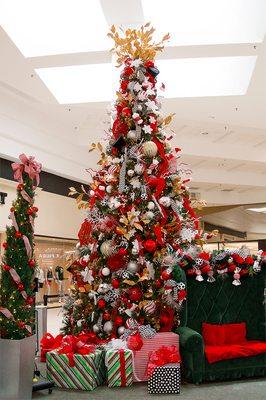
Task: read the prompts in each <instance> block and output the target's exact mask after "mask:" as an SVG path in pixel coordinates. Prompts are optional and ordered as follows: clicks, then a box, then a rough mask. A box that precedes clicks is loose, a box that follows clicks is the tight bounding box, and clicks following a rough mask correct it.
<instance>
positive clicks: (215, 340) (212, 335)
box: [202, 322, 225, 346]
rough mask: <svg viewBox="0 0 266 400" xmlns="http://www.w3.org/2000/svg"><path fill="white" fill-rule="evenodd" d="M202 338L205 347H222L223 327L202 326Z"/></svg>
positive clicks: (205, 324)
mask: <svg viewBox="0 0 266 400" xmlns="http://www.w3.org/2000/svg"><path fill="white" fill-rule="evenodd" d="M202 336H203V340H204V343H205V345H211V346H215V345H217V346H218V345H222V344H224V340H225V333H224V325H217V324H208V323H205V322H203V324H202Z"/></svg>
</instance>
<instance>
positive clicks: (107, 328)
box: [103, 321, 113, 333]
mask: <svg viewBox="0 0 266 400" xmlns="http://www.w3.org/2000/svg"><path fill="white" fill-rule="evenodd" d="M103 330H104V332H106V333H111V332H112V330H113V323H112V322H111V321H107V322H105V324H104V326H103Z"/></svg>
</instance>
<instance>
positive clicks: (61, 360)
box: [46, 350, 105, 390]
mask: <svg viewBox="0 0 266 400" xmlns="http://www.w3.org/2000/svg"><path fill="white" fill-rule="evenodd" d="M74 362H75V366H74V367H70V366H69V360H68V357H67V355H66V354H58V353H57V352H56V351H51V352H49V353H47V355H46V366H47V378H48V379H49V380H50V381H54V383H55V385H56V386H58V387H61V388H65V389H79V390H93V389H95V388H96V387H97V386H99V385H101V384H102V383H103V382H104V380H105V364H104V352H103V351H100V350H96V351H95V353H91V354H87V355H81V354H75V355H74Z"/></svg>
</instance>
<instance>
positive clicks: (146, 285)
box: [63, 24, 202, 339]
mask: <svg viewBox="0 0 266 400" xmlns="http://www.w3.org/2000/svg"><path fill="white" fill-rule="evenodd" d="M153 32H154V30H153V28H150V26H149V24H147V25H145V26H144V27H142V28H141V29H139V30H135V29H133V30H131V29H128V30H127V31H126V32H125V33H124V35H123V36H122V37H120V36H119V34H118V32H117V30H116V29H115V28H114V27H112V29H111V32H110V33H109V36H110V37H111V38H112V39H113V40H114V42H115V47H114V49H113V50H114V52H115V53H116V56H117V62H118V66H119V67H121V66H122V71H121V75H120V88H119V91H118V92H117V100H116V102H115V106H114V111H113V113H112V119H113V124H112V127H111V129H110V137H109V144H108V146H107V148H106V150H105V151H104V150H103V147H102V145H101V144H99V143H98V144H96V143H94V144H92V149H91V150H94V149H98V150H100V153H101V159H100V161H99V163H98V164H99V165H100V166H101V168H100V170H99V171H98V172H96V173H95V174H94V175H93V177H92V182H91V183H90V191H89V192H88V193H87V192H86V191H85V189H84V190H83V192H81V193H79V192H77V190H76V189H75V188H71V193H70V194H71V195H77V194H78V197H77V201H78V203H79V207H80V208H85V209H86V210H87V218H86V219H85V221H84V222H83V224H82V227H81V230H80V232H79V248H78V257H77V259H76V260H75V262H74V263H73V264H72V265H71V267H70V271H71V272H72V273H73V280H74V284H73V286H72V288H71V297H70V299H69V301H68V302H67V304H66V306H65V319H64V327H63V332H64V333H65V334H69V333H74V334H77V333H79V332H81V331H84V332H89V333H91V334H92V335H97V337H98V338H101V339H106V338H110V337H117V336H120V335H124V336H123V337H125V332H126V333H127V332H128V331H130V330H131V331H134V329H136V326H144V328H145V327H146V328H147V330H149V329H150V328H149V325H150V326H151V327H152V328H154V329H155V330H156V331H171V330H172V329H174V327H176V326H178V323H179V317H178V311H179V310H180V306H181V304H182V301H183V300H184V298H185V296H186V291H185V285H184V283H182V282H180V279H181V273H180V268H179V267H178V264H177V260H178V257H179V256H180V255H181V254H184V253H186V252H188V253H192V252H193V251H194V250H195V246H196V245H197V243H201V240H202V239H201V236H200V230H199V221H198V219H197V217H196V215H195V212H194V210H193V208H192V206H191V203H190V197H189V191H188V188H187V186H186V183H187V182H188V181H189V179H188V171H187V170H185V169H184V166H183V164H182V163H179V161H178V159H179V151H180V149H179V148H174V149H172V148H171V145H170V139H171V138H172V132H171V131H170V130H168V124H169V123H170V122H171V120H172V117H173V116H172V115H169V116H167V117H163V115H162V114H161V111H160V102H159V100H158V98H157V90H156V77H157V75H158V74H159V70H158V69H157V67H156V65H155V61H154V58H155V56H156V53H157V52H158V51H161V50H162V49H163V43H164V42H165V41H166V40H168V38H169V36H168V35H166V36H165V37H164V38H163V39H162V41H161V42H159V43H154V42H153V39H152V35H153Z"/></svg>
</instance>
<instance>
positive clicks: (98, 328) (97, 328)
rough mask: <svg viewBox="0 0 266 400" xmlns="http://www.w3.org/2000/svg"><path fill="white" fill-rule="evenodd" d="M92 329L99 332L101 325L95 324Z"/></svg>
mask: <svg viewBox="0 0 266 400" xmlns="http://www.w3.org/2000/svg"><path fill="white" fill-rule="evenodd" d="M92 330H93V332H94V333H99V332H100V327H99V325H93V327H92Z"/></svg>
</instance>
